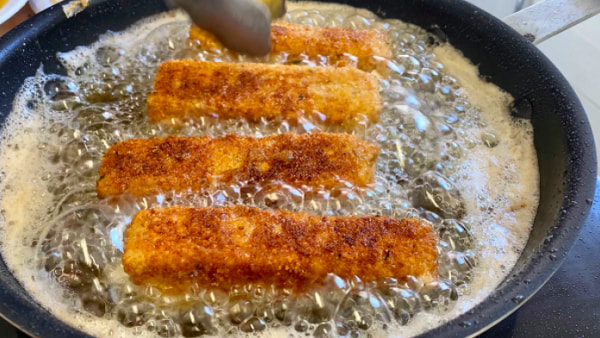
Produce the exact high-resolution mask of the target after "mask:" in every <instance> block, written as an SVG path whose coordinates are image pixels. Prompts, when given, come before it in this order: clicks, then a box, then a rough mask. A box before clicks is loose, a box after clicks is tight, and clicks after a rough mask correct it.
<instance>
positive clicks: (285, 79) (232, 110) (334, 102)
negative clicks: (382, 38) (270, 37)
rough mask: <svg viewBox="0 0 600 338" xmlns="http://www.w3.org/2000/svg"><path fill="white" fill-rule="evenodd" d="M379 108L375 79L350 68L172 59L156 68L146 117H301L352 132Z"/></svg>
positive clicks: (160, 119) (257, 119)
mask: <svg viewBox="0 0 600 338" xmlns="http://www.w3.org/2000/svg"><path fill="white" fill-rule="evenodd" d="M381 105H382V103H381V96H380V95H379V90H378V81H377V78H376V77H375V76H374V75H371V74H369V73H365V72H362V71H360V70H357V69H355V68H349V67H343V68H330V67H308V66H291V65H290V66H285V65H265V64H258V63H257V64H253V63H217V62H204V61H192V60H177V61H167V62H165V63H163V64H162V65H161V66H160V69H159V70H158V74H157V75H156V78H155V81H154V93H152V94H151V95H150V96H149V98H148V114H149V115H150V119H151V120H152V121H154V122H159V121H165V120H166V121H171V119H173V118H174V119H179V118H199V117H201V116H207V115H209V116H214V115H215V114H216V115H217V116H219V117H220V118H246V119H248V120H250V121H259V120H260V119H261V118H266V119H274V118H283V119H285V120H288V121H291V122H296V121H297V120H298V118H299V117H300V116H306V117H307V118H309V119H313V120H318V121H321V120H323V119H324V121H323V122H324V123H327V124H336V125H337V124H341V125H344V126H348V127H352V126H354V125H355V124H356V123H357V119H358V120H361V119H365V118H366V119H367V120H368V121H376V120H378V118H379V113H380V112H381Z"/></svg>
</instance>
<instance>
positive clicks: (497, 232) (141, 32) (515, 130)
mask: <svg viewBox="0 0 600 338" xmlns="http://www.w3.org/2000/svg"><path fill="white" fill-rule="evenodd" d="M284 20H286V21H290V22H295V23H299V24H304V25H314V26H334V27H353V28H366V29H377V30H380V31H382V32H384V33H386V34H387V35H388V36H389V37H390V41H391V46H392V49H393V51H394V57H393V58H392V59H389V60H383V61H382V60H381V59H379V60H376V61H377V62H375V64H377V65H378V66H377V69H375V70H374V71H373V72H374V73H377V74H378V75H380V76H381V79H380V91H381V93H382V95H383V99H384V108H383V112H382V114H381V119H380V121H379V123H377V124H374V125H368V124H366V123H365V124H359V126H358V127H357V128H356V129H355V130H353V131H351V133H353V134H355V135H357V136H359V137H362V138H365V139H367V140H369V141H372V142H375V143H377V144H379V145H380V146H381V153H380V156H379V159H378V161H377V164H376V175H375V182H374V183H373V184H371V185H369V186H368V187H366V188H359V187H355V186H352V184H350V183H346V182H341V183H343V184H341V187H340V188H337V189H334V190H323V189H314V188H308V187H302V186H299V187H298V186H291V185H286V184H284V183H281V182H271V183H268V184H258V185H256V184H254V185H250V184H248V183H246V182H238V183H236V184H233V185H230V186H226V187H221V188H218V189H212V190H207V191H201V192H198V193H194V194H192V193H189V192H188V193H174V192H165V193H164V194H161V195H158V196H155V197H152V198H143V199H136V198H133V197H132V196H127V195H125V196H122V197H121V198H120V199H119V200H118V201H116V202H113V203H108V202H107V201H99V200H98V199H97V196H96V193H95V182H96V180H97V178H98V168H99V165H100V162H101V159H102V155H103V154H104V152H105V151H106V150H107V149H108V147H110V146H111V145H113V144H115V143H116V142H119V141H124V140H127V139H130V138H150V137H160V136H167V135H172V134H178V135H189V136H205V135H208V136H212V137H221V136H225V135H227V134H230V133H236V134H240V135H247V136H256V137H262V136H268V135H276V134H280V133H286V132H293V133H315V132H342V131H343V130H341V129H338V128H336V127H332V126H328V125H327V124H324V123H322V122H320V121H314V120H308V119H303V118H301V119H300V120H299V121H298V122H299V123H296V124H290V123H288V122H286V121H278V120H275V121H271V120H270V121H267V120H262V121H259V122H257V123H249V122H247V121H244V120H220V119H218V118H217V117H210V116H207V117H204V118H202V119H200V120H199V121H185V123H183V124H177V125H154V124H151V123H150V122H149V120H148V117H147V116H146V113H145V109H146V107H145V105H146V98H147V95H148V93H149V92H151V91H152V83H153V77H154V75H155V73H156V70H157V68H158V66H159V65H160V63H161V62H163V61H166V60H169V59H176V58H191V59H197V60H207V61H217V62H243V61H247V62H266V63H283V64H303V65H305V66H307V67H314V66H327V65H329V63H330V60H328V59H327V58H316V59H310V58H308V57H305V56H303V55H300V56H294V57H291V56H289V55H285V54H279V55H273V56H270V57H265V58H248V57H245V56H240V55H236V54H231V53H228V52H227V51H224V50H211V51H203V50H199V49H197V48H196V47H194V46H193V45H192V44H191V43H190V42H189V41H188V35H187V33H188V29H189V21H188V19H187V17H186V16H185V15H183V14H181V13H178V12H171V13H167V14H162V15H159V16H157V17H155V18H152V19H148V20H145V21H143V22H141V23H139V24H136V25H135V26H134V27H132V28H130V29H129V30H128V31H126V32H124V33H110V32H109V33H107V34H105V35H104V36H102V37H101V38H100V41H99V42H98V43H96V44H94V45H92V46H88V47H78V48H77V49H75V50H74V51H71V52H68V53H65V54H59V58H60V59H61V61H62V63H63V64H64V66H65V68H66V69H67V71H68V75H66V76H58V75H51V74H44V72H43V71H42V70H40V71H39V72H38V74H37V75H36V76H35V77H32V78H30V79H28V80H27V81H26V82H25V84H24V87H23V89H22V90H21V92H20V94H19V95H18V96H17V98H16V99H15V104H14V109H13V112H12V114H11V115H10V116H9V118H8V122H7V126H6V127H5V128H4V130H3V138H2V154H1V157H2V162H1V163H2V181H1V188H2V194H1V197H0V198H1V201H0V203H1V206H2V214H3V224H2V226H3V231H4V237H5V240H4V241H3V242H4V246H3V254H4V259H5V260H6V261H7V263H8V264H9V266H10V267H11V269H12V270H13V271H14V273H15V275H16V276H17V278H19V279H20V280H21V282H22V283H23V284H24V285H25V287H26V288H27V289H28V291H30V292H31V293H32V294H33V295H34V296H35V297H36V298H37V299H38V300H39V301H40V303H41V304H42V305H43V306H45V307H47V308H49V309H50V310H51V311H53V312H54V313H55V314H56V315H57V316H59V318H61V319H62V320H65V321H66V322H69V323H70V324H72V325H74V326H76V327H79V328H81V329H82V330H84V331H87V332H89V333H91V334H94V335H97V336H128V335H149V336H154V335H159V336H163V337H175V336H184V337H196V336H202V335H226V334H229V335H245V334H250V333H253V334H256V333H261V334H264V335H281V334H286V335H288V336H290V337H303V336H309V335H314V336H317V337H330V336H347V337H358V336H384V335H388V334H402V335H413V334H417V333H419V332H422V331H424V330H426V329H428V328H432V327H434V326H436V325H440V324H442V323H444V322H445V321H447V320H448V319H449V318H452V317H454V316H456V315H458V314H460V313H462V312H464V311H466V310H468V309H469V308H470V307H472V306H474V305H476V304H477V302H479V301H481V300H482V299H483V298H484V297H485V296H486V295H487V294H489V292H491V291H492V290H493V289H494V287H495V286H496V285H497V284H498V283H499V282H500V281H501V280H502V278H503V277H504V276H505V274H506V273H507V272H508V271H509V270H510V267H511V266H512V264H514V262H515V261H516V258H517V257H518V254H519V250H521V249H522V248H523V246H524V244H525V242H526V240H527V236H528V232H529V229H530V226H531V223H532V220H533V215H534V214H535V208H536V206H537V193H538V192H537V179H538V178H537V163H536V162H535V153H534V150H533V145H532V139H531V126H530V125H529V124H528V123H527V122H526V121H518V122H517V121H513V120H512V118H510V116H509V113H508V103H509V102H510V97H509V96H508V95H507V94H505V93H503V92H501V91H500V90H499V89H497V88H496V87H494V86H493V85H490V84H485V83H484V82H483V81H481V80H479V78H478V77H477V72H476V69H475V68H474V67H473V66H472V65H469V64H468V62H467V61H466V60H465V59H464V58H462V56H460V55H459V54H458V53H457V52H456V51H454V50H453V49H451V47H449V46H443V45H442V44H441V43H440V42H439V41H437V39H436V38H435V37H434V36H432V35H431V34H428V33H427V32H425V31H424V30H422V29H420V28H418V27H415V26H412V25H408V24H405V23H402V22H400V21H397V20H381V19H379V18H377V17H376V16H375V15H374V14H373V13H370V12H368V11H364V10H357V9H354V8H350V7H346V6H339V5H322V4H313V3H303V4H296V3H292V4H290V10H289V12H288V14H287V15H286V17H285V18H284ZM446 65H449V66H450V67H448V68H446ZM457 65H458V66H457ZM465 72H466V73H465ZM455 74H459V75H461V77H456V75H455ZM469 77H474V78H469ZM484 89H485V96H486V98H485V99H482V95H478V94H477V93H473V91H475V92H477V91H478V90H482V91H483V90H484ZM488 96H489V97H488ZM474 103H475V104H474ZM511 152H515V153H518V154H520V155H519V156H516V157H514V158H511V157H509V156H507V154H511ZM483 159H486V160H483ZM31 163H35V164H36V165H34V166H32V165H31ZM232 204H245V205H249V206H256V207H259V208H263V209H288V210H293V211H302V212H309V213H313V214H318V215H384V216H390V217H396V218H402V217H418V218H421V219H423V220H426V221H428V222H431V223H432V225H433V227H434V229H435V231H436V232H437V233H438V234H439V236H440V241H439V243H438V251H439V268H438V278H437V279H434V280H427V281H425V280H419V279H418V278H415V277H409V278H407V279H406V280H396V279H393V278H388V279H385V280H382V281H379V282H376V283H374V282H371V283H365V282H363V281H361V280H360V279H359V278H358V277H355V278H352V279H348V280H346V279H342V278H340V277H338V276H335V275H329V276H328V278H327V280H326V281H324V283H323V285H321V286H319V287H317V288H315V289H314V290H311V291H310V292H307V293H305V294H301V295H294V294H292V293H291V291H290V290H285V289H283V290H282V289H276V288H274V287H273V286H270V285H261V284H249V285H239V286H236V287H233V288H231V289H230V290H220V289H218V288H214V289H211V288H208V289H207V288H201V287H199V286H197V285H194V286H192V287H191V288H190V290H188V292H186V293H185V295H183V296H169V295H163V294H161V292H160V291H159V290H158V289H156V288H153V287H151V286H138V285H134V284H132V283H131V282H130V281H129V280H128V277H127V275H126V274H125V273H124V272H123V269H122V265H121V255H122V252H123V235H124V232H125V230H126V228H127V226H128V224H129V223H130V222H131V219H132V217H133V216H134V215H135V214H136V213H137V212H138V211H139V210H143V209H148V208H153V207H165V206H170V205H189V206H202V207H207V206H221V205H232ZM515 206H518V207H515ZM499 262H502V264H504V266H505V267H504V270H502V269H498V268H497V267H498V265H499V264H498V263H499ZM57 303H58V304H57Z"/></svg>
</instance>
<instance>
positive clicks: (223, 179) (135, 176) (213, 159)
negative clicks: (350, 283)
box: [96, 133, 379, 198]
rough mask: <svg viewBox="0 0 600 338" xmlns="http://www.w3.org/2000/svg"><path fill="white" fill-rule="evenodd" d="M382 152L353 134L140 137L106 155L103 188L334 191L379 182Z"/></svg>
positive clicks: (105, 191)
mask: <svg viewBox="0 0 600 338" xmlns="http://www.w3.org/2000/svg"><path fill="white" fill-rule="evenodd" d="M378 154H379V147H378V146H377V145H375V144H372V143H370V142H367V141H364V140H361V139H359V138H357V137H355V136H352V135H348V134H325V133H323V134H304V135H294V134H282V135H277V136H271V137H264V138H254V137H244V136H236V135H228V136H226V137H223V138H217V139H212V138H210V137H178V136H169V137H166V138H155V139H133V140H128V141H125V142H121V143H118V144H116V145H114V146H112V147H110V148H109V149H108V151H107V152H106V153H105V154H104V158H103V159H102V164H101V166H100V178H99V180H98V182H97V185H96V191H97V193H98V196H99V197H100V198H105V197H109V196H116V195H121V194H123V193H125V192H129V193H130V194H132V195H134V196H147V195H151V194H156V193H161V192H162V193H164V192H171V191H177V192H185V191H188V190H191V191H201V190H204V189H206V188H209V187H211V186H212V185H213V184H231V183H236V182H250V183H253V182H266V181H282V182H285V183H289V184H293V185H295V186H301V185H307V186H311V187H324V188H327V189H330V188H334V187H337V186H340V185H342V184H343V183H342V182H340V181H341V180H344V181H346V182H350V183H352V184H354V185H357V186H365V185H367V184H369V183H371V182H372V181H373V175H374V164H375V161H376V160H377V155H378Z"/></svg>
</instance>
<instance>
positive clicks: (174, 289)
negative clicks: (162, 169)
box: [123, 206, 437, 293]
mask: <svg viewBox="0 0 600 338" xmlns="http://www.w3.org/2000/svg"><path fill="white" fill-rule="evenodd" d="M436 240H437V236H436V234H435V232H434V231H433V229H432V227H431V225H430V224H428V223H424V222H420V221H418V220H416V219H403V220H396V219H393V218H388V217H370V216H363V217H358V216H346V217H322V216H315V215H310V214H306V213H293V212H289V211H266V210H261V209H257V208H251V207H245V206H232V207H223V208H182V207H172V208H167V209H151V210H144V211H140V212H139V213H138V214H137V215H136V216H135V218H134V219H133V222H132V224H131V226H130V227H129V229H128V230H127V234H126V239H125V251H124V254H123V266H124V269H125V272H127V273H128V274H129V276H130V278H131V280H132V281H133V282H134V283H136V284H145V283H149V284H151V285H153V286H155V287H158V288H159V289H161V290H163V291H164V292H167V293H179V292H182V291H185V289H186V288H188V287H189V286H190V284H191V283H192V282H195V283H198V285H200V286H206V287H208V286H214V287H219V288H222V289H225V290H227V289H228V288H230V287H231V286H233V285H236V284H237V285H239V284H245V283H255V282H260V283H264V284H267V285H269V284H273V285H275V286H277V287H285V288H291V289H293V290H303V289H306V288H307V287H310V286H312V285H314V284H316V283H319V282H321V281H322V280H323V279H324V278H325V277H326V276H327V274H328V273H334V274H336V275H338V276H340V277H342V278H350V277H353V276H358V277H360V278H361V279H362V280H363V281H378V280H382V279H383V278H385V277H394V278H398V279H402V278H405V277H407V276H415V277H425V278H429V277H433V276H435V273H436V271H437V249H436Z"/></svg>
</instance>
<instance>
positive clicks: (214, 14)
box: [165, 0, 286, 56]
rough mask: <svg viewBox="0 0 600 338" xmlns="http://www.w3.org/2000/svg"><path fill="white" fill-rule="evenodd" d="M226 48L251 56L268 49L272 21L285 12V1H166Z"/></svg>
mask: <svg viewBox="0 0 600 338" xmlns="http://www.w3.org/2000/svg"><path fill="white" fill-rule="evenodd" d="M165 1H166V2H167V4H169V5H171V6H173V5H176V6H179V7H181V8H183V9H184V10H185V11H186V12H188V14H189V15H190V17H191V18H192V21H193V22H194V23H195V24H196V25H197V26H198V27H200V28H203V29H206V30H208V31H210V32H212V33H213V34H215V35H216V36H217V38H218V39H219V40H220V41H221V42H222V43H223V44H224V45H225V46H227V47H228V48H231V49H233V50H237V51H239V52H242V53H245V54H250V55H254V56H263V55H266V54H268V53H269V52H270V51H271V21H272V20H273V19H277V18H280V17H282V16H283V15H284V14H285V11H286V7H285V0H165Z"/></svg>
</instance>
